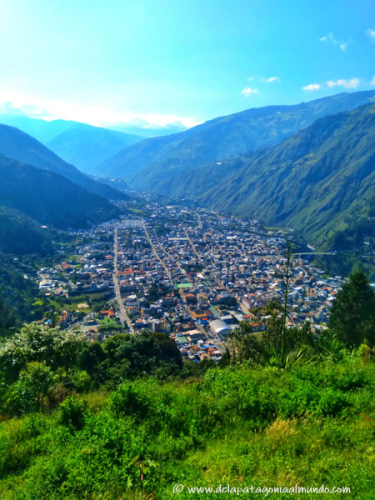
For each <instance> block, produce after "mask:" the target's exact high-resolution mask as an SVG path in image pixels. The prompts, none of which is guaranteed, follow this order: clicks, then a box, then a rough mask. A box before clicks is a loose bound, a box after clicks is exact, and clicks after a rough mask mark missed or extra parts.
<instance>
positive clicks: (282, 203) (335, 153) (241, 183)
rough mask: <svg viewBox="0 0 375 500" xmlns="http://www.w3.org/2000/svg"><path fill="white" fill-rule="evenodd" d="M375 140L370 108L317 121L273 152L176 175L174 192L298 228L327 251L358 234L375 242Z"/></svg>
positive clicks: (372, 108)
mask: <svg viewBox="0 0 375 500" xmlns="http://www.w3.org/2000/svg"><path fill="white" fill-rule="evenodd" d="M374 137H375V104H373V105H371V104H370V105H367V106H362V107H360V108H357V109H355V110H351V111H347V112H343V113H337V114H335V115H331V116H327V117H325V118H322V119H319V120H317V121H316V122H314V123H313V124H312V125H310V126H309V127H308V128H306V129H303V130H301V131H300V132H298V133H296V134H294V135H292V136H291V137H289V138H287V139H285V140H284V141H282V142H281V143H279V144H277V145H275V146H272V147H270V148H265V149H262V150H257V151H255V152H252V153H249V154H247V155H243V156H238V157H235V158H232V159H229V160H226V161H223V162H221V165H216V164H212V165H209V166H204V167H200V168H197V169H194V170H191V171H190V172H187V173H186V175H180V176H178V177H177V176H176V177H175V178H174V180H173V182H172V183H171V185H170V189H171V191H173V192H174V193H176V196H177V197H180V198H181V197H186V198H189V197H190V198H195V199H196V200H197V201H198V202H199V203H200V204H203V205H206V206H209V207H212V208H216V209H220V210H222V211H225V212H228V213H232V214H238V215H245V216H249V215H251V216H254V217H256V218H259V219H261V220H262V221H263V222H265V223H268V224H273V225H279V226H284V227H285V226H288V227H292V228H294V229H296V230H297V231H298V232H299V233H300V234H302V235H303V236H304V238H305V239H306V240H307V241H309V242H312V243H314V244H317V245H321V246H322V247H329V246H330V245H331V246H333V247H337V246H338V244H339V243H340V246H341V247H342V246H343V244H344V241H341V240H342V238H341V236H342V235H345V237H350V235H351V233H352V232H353V231H358V229H359V228H361V231H362V233H363V234H362V236H363V237H365V236H366V235H368V236H375V218H374V216H375V141H374ZM213 179H216V181H214V180H213ZM366 228H367V232H366ZM373 233H374V234H373ZM340 235H341V236H340Z"/></svg>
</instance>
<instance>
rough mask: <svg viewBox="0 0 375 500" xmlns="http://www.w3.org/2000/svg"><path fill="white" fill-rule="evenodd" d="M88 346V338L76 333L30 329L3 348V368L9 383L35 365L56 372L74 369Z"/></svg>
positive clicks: (0, 351)
mask: <svg viewBox="0 0 375 500" xmlns="http://www.w3.org/2000/svg"><path fill="white" fill-rule="evenodd" d="M84 344H85V340H84V337H83V336H82V335H78V334H76V333H73V332H68V331H63V330H55V329H52V328H47V327H44V326H38V325H35V324H31V325H26V326H24V327H23V328H22V329H21V331H20V333H16V334H14V335H13V336H12V337H9V338H8V339H7V340H6V342H4V343H3V344H1V345H0V366H1V367H2V368H3V370H4V373H5V375H6V377H7V378H8V379H9V380H15V379H16V378H17V376H18V373H19V372H20V370H22V369H23V368H25V366H26V364H27V363H31V362H34V361H36V362H39V363H45V364H46V365H47V366H50V367H52V368H53V369H56V368H58V367H62V366H65V367H69V366H74V365H75V363H76V362H77V358H78V355H79V353H80V350H81V349H82V348H83V345H84Z"/></svg>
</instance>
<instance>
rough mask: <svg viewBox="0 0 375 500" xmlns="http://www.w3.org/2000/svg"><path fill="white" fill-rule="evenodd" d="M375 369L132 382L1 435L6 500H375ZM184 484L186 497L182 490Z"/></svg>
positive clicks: (222, 372) (1, 428) (17, 423)
mask: <svg viewBox="0 0 375 500" xmlns="http://www.w3.org/2000/svg"><path fill="white" fill-rule="evenodd" d="M374 386H375V364H374V363H373V362H371V361H370V362H367V363H364V362H363V361H362V360H360V359H357V358H353V359H346V360H345V361H342V362H341V363H338V364H331V363H328V362H327V363H320V364H310V365H304V366H301V367H294V368H293V369H292V370H291V371H289V372H288V371H282V370H278V369H272V368H261V367H257V368H256V369H255V368H247V367H234V368H231V367H228V368H225V369H219V368H217V369H213V370H209V371H207V372H206V374H205V375H204V376H203V377H202V378H200V379H199V378H194V379H188V380H186V381H182V380H172V381H165V382H160V381H157V380H155V379H153V378H147V379H137V380H135V381H126V382H124V383H123V384H121V385H119V386H118V387H117V388H116V389H115V390H113V391H111V392H89V393H87V394H80V395H78V394H73V395H70V396H68V397H67V398H66V399H65V401H64V402H63V403H61V404H60V406H59V407H58V408H57V409H55V410H48V411H47V410H46V411H45V412H38V413H31V414H28V415H26V416H24V417H22V418H20V419H18V418H13V419H3V421H2V422H1V423H0V478H1V479H0V498H1V499H2V500H11V499H12V500H13V499H17V500H18V499H25V500H26V499H28V500H37V499H48V500H51V499H72V500H73V499H99V498H100V499H127V498H135V499H137V498H138V499H163V500H164V499H171V498H181V499H183V498H264V496H265V495H264V493H263V494H255V493H253V494H243V495H238V496H237V495H236V494H229V493H228V494H226V493H222V494H214V493H213V494H206V493H195V494H194V493H190V494H189V492H188V491H187V488H188V487H192V486H198V487H199V486H211V487H214V488H217V487H218V486H219V485H220V484H221V485H222V486H223V487H224V486H226V485H228V484H229V485H231V487H236V486H240V487H245V486H248V487H250V486H251V485H253V486H254V487H264V486H266V487H275V486H282V487H293V486H295V485H296V484H298V485H299V486H306V487H309V486H310V487H321V486H322V484H324V485H325V486H326V487H328V488H332V487H345V486H346V487H350V488H351V494H350V495H348V494H342V495H340V494H332V493H328V494H324V495H318V494H309V495H306V496H305V495H301V494H297V495H290V494H281V495H276V494H273V495H269V498H293V497H294V498H356V499H362V500H363V499H371V498H375V468H374V465H375V443H374V437H375V403H374ZM176 483H178V484H183V485H184V486H185V489H184V491H183V492H182V493H180V494H176V493H174V492H173V486H174V485H175V484H176Z"/></svg>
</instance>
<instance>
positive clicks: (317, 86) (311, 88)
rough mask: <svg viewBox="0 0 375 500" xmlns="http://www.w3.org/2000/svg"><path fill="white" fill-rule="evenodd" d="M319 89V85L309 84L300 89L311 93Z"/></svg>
mask: <svg viewBox="0 0 375 500" xmlns="http://www.w3.org/2000/svg"><path fill="white" fill-rule="evenodd" d="M321 88H322V86H321V85H320V83H310V84H309V85H306V86H305V87H302V90H308V91H309V92H312V91H313V90H319V89H321Z"/></svg>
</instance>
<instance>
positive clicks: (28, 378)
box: [5, 362, 56, 415]
mask: <svg viewBox="0 0 375 500" xmlns="http://www.w3.org/2000/svg"><path fill="white" fill-rule="evenodd" d="M55 378H56V377H55V375H54V374H53V372H52V370H51V369H50V368H49V367H48V366H46V365H45V363H37V362H35V363H29V364H27V365H26V369H25V370H22V371H21V373H20V377H19V379H18V381H17V382H16V383H15V384H13V385H12V386H11V387H10V389H9V394H8V398H7V401H6V405H5V407H6V411H7V413H10V414H11V415H22V414H23V413H26V412H29V411H38V410H40V409H41V408H42V407H43V403H44V402H45V400H46V398H47V395H48V392H49V390H50V389H51V388H52V386H53V385H54V383H55Z"/></svg>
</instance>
